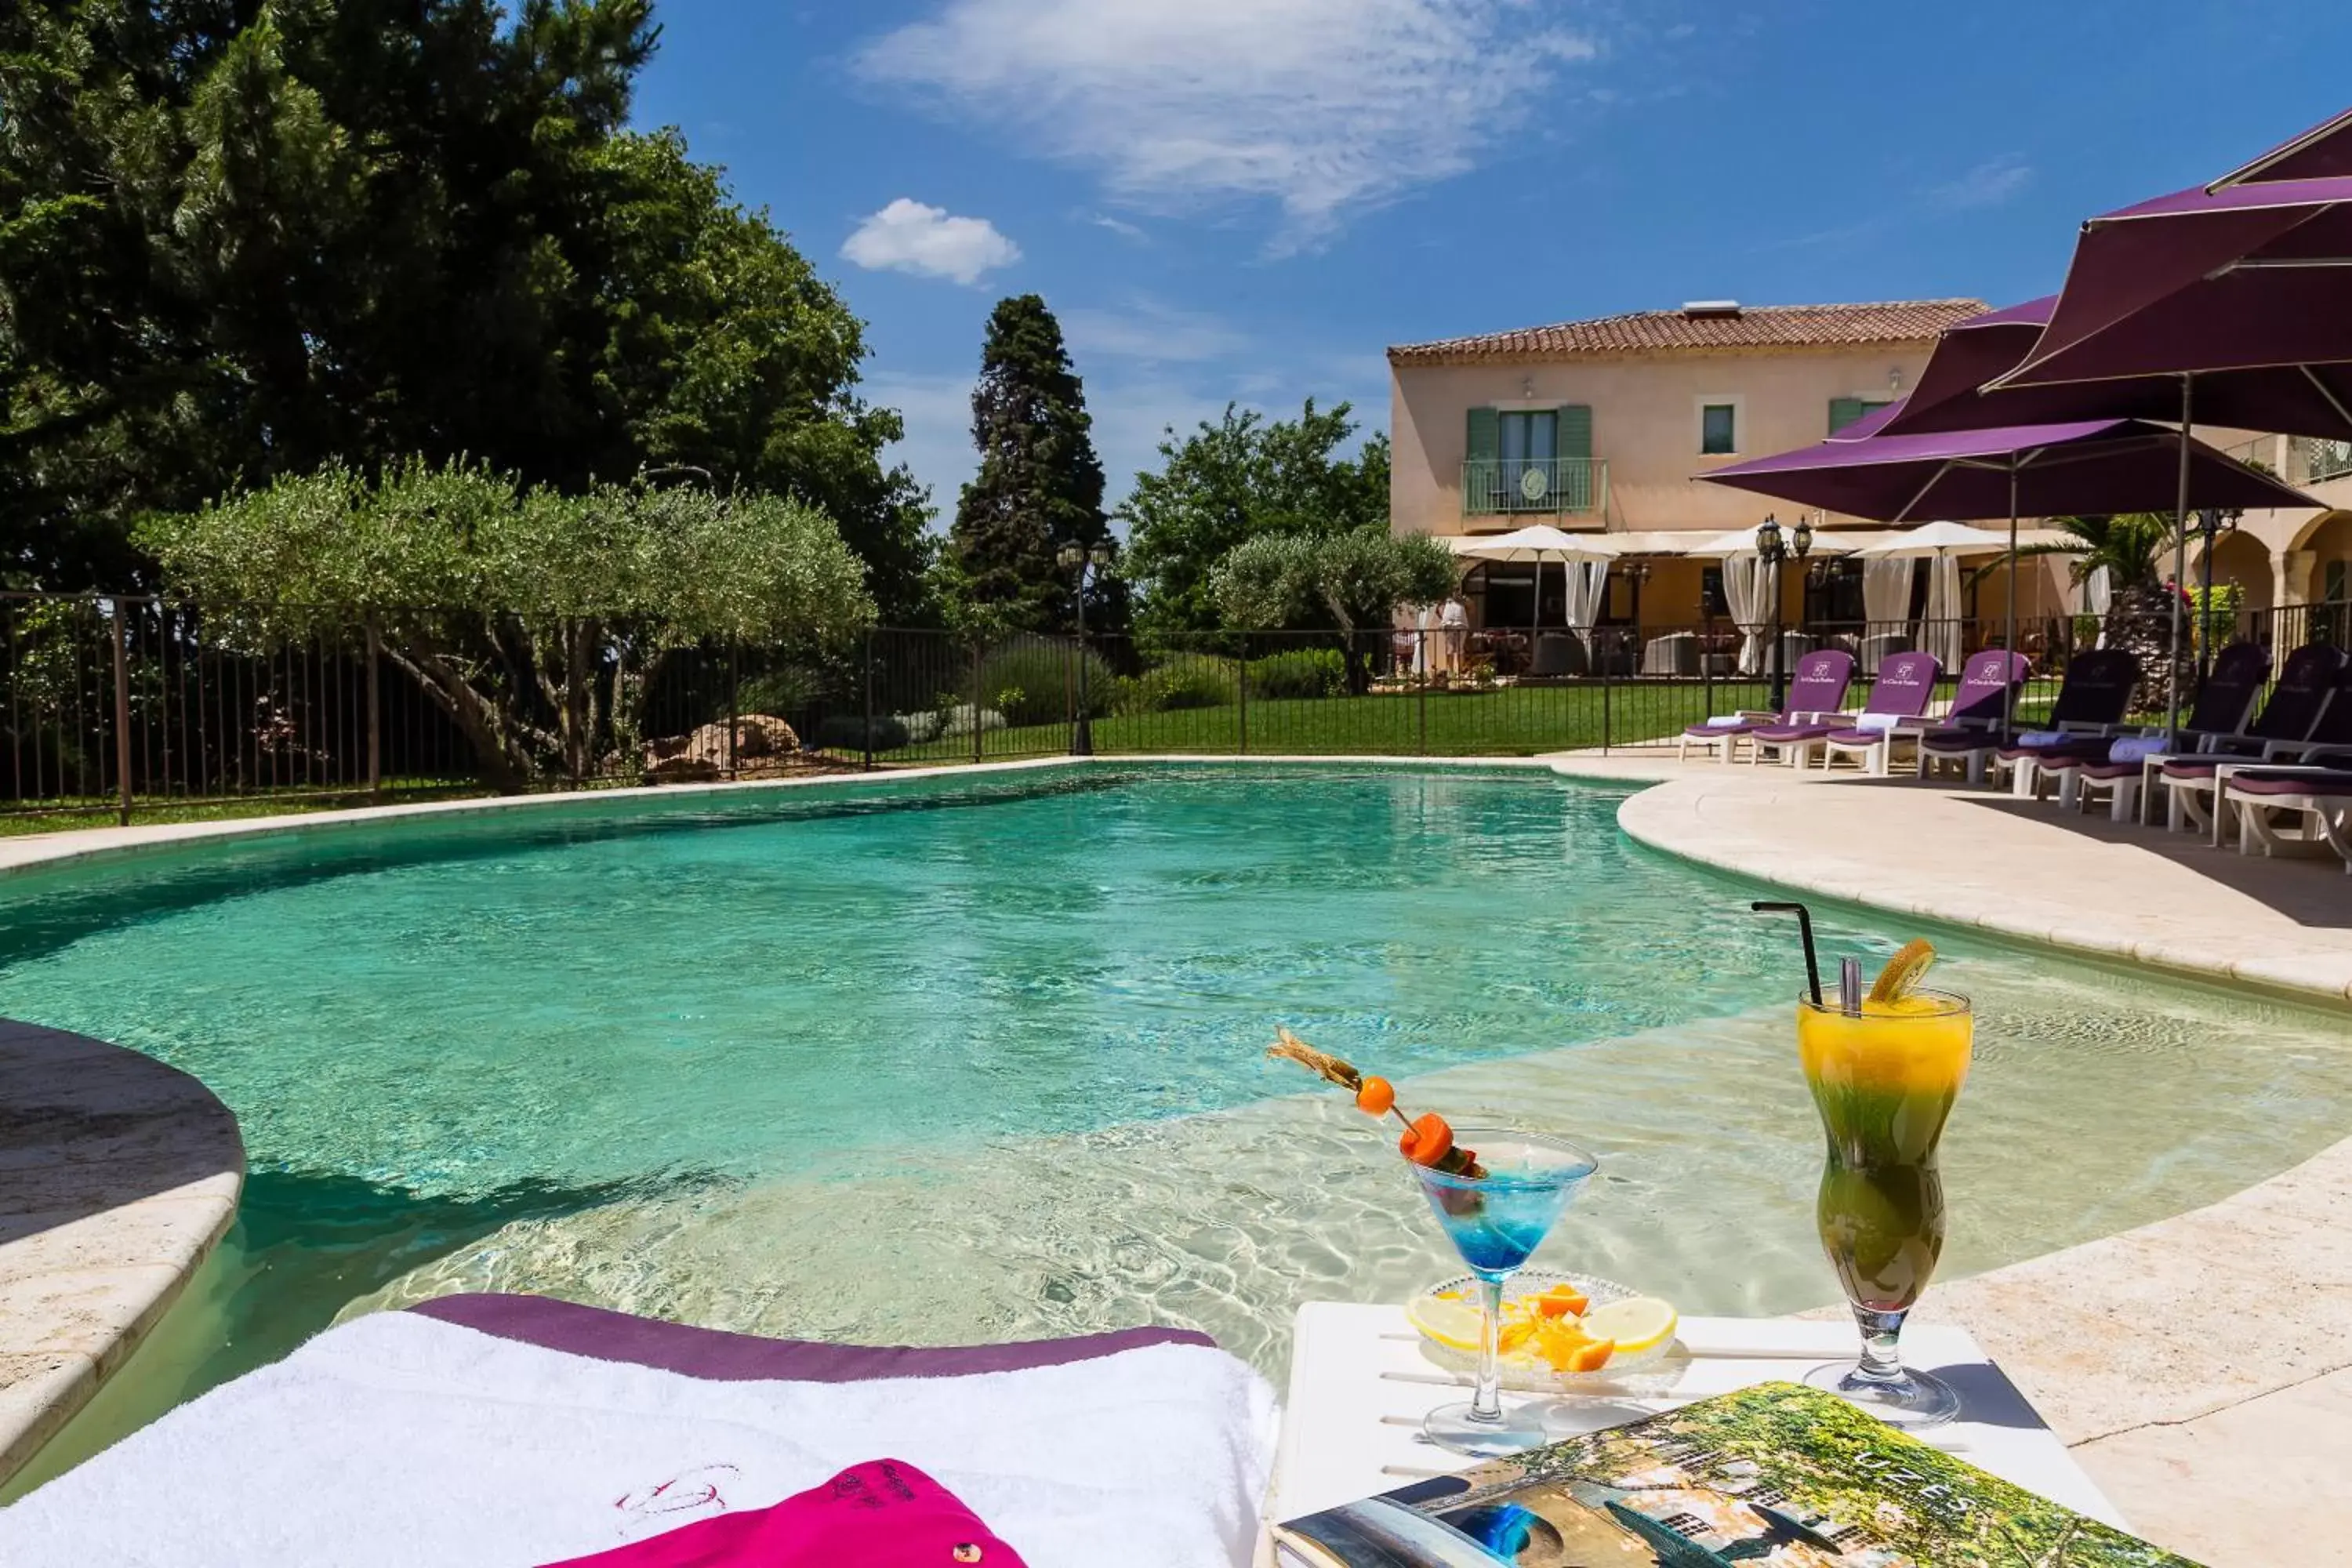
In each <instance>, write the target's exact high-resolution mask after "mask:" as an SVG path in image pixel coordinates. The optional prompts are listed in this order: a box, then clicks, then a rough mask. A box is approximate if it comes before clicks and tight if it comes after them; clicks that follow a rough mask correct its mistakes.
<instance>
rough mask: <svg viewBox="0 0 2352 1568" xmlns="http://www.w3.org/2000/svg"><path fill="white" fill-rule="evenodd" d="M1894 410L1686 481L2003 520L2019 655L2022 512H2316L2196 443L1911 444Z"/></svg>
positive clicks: (2161, 435) (1996, 434)
mask: <svg viewBox="0 0 2352 1568" xmlns="http://www.w3.org/2000/svg"><path fill="white" fill-rule="evenodd" d="M1939 352H1940V351H1939ZM1900 410H1901V405H1896V407H1895V409H1893V410H1890V411H1887V412H1886V415H1885V417H1884V418H1883V419H1882V420H1881V421H1880V422H1879V424H1878V426H1877V428H1878V429H1879V431H1880V433H1879V434H1876V435H1864V436H1863V437H1859V438H1855V437H1852V436H1851V435H1850V434H1845V435H1844V438H1837V437H1832V439H1830V440H1827V441H1823V442H1821V443H1820V444H1818V445H1816V446H1811V447H1802V448H1801V449H1799V450H1797V451H1794V452H1782V453H1780V454H1778V455H1776V456H1773V457H1769V458H1754V459H1752V460H1750V461H1748V462H1745V463H1735V464H1732V465H1731V466H1730V467H1728V468H1716V469H1713V470H1711V471H1709V472H1706V473H1703V474H1699V475H1696V476H1695V477H1696V478H1698V479H1705V480H1706V481H1708V482H1709V483H1711V484H1721V485H1729V486H1732V487H1733V488H1735V489H1745V490H1754V491H1756V492H1758V493H1759V494H1761V495H1769V496H1773V497H1776V498H1778V499H1780V500H1787V501H1793V502H1795V503H1797V504H1798V505H1800V506H1808V507H1818V508H1821V509H1822V510H1828V511H1839V512H1844V513H1845V514H1847V515H1848V516H1851V517H1864V518H1869V519H1871V520H1872V521H1877V522H1890V523H1904V522H1916V521H1922V520H1924V519H1927V518H1955V519H1996V518H2001V517H2006V518H2008V519H2009V568H2010V570H2009V616H2008V627H2009V630H2008V637H2007V641H2006V644H2005V646H2007V647H2010V648H2012V649H2014V648H2015V647H2016V646H2017V524H2018V519H2019V517H2020V516H2021V515H2022V514H2028V513H2030V514H2032V515H2033V516H2036V517H2047V516H2053V515H2057V516H2063V515H2069V514H2073V513H2078V512H2115V511H2157V510H2162V509H2163V508H2164V506H2165V505H2166V504H2167V503H2168V502H2169V501H2170V500H2173V499H2174V497H2175V494H2176V491H2177V490H2178V489H2179V487H2180V486H2181V485H2183V484H2185V485H2186V493H2187V494H2188V495H2189V497H2190V498H2192V499H2193V500H2194V501H2195V503H2196V504H2198V505H2200V506H2214V507H2279V506H2310V505H2313V504H2315V503H2314V502H2313V501H2312V500H2311V498H2310V497H2308V496H2306V495H2305V494H2304V493H2303V492H2302V491H2300V490H2297V489H2294V488H2293V487H2292V486H2289V485H2287V484H2285V483H2284V482H2283V481H2281V480H2279V479H2273V478H2272V477H2271V476H2270V475H2268V474H2265V473H2263V472H2261V471H2259V470H2257V469H2254V468H2248V467H2247V466H2246V465H2245V464H2243V463H2241V462H2238V461H2236V460H2235V459H2234V458H2230V457H2229V456H2227V455H2226V454H2224V453H2222V452H2220V451H2218V450H2216V449H2215V448H2213V447H2209V446H2207V445H2205V444H2204V443H2203V442H2201V441H2199V440H2196V439H2194V438H2193V437H2184V436H2182V435H2181V434H2179V432H2176V431H2173V430H2168V429H2166V428H2165V427H2163V426H2158V425H2151V424H2148V423H2147V422H2146V421H2144V420H2137V419H2091V420H2078V421H2074V422H2071V423H2065V424H2054V425H2023V426H2011V427H2008V428H2005V429H1993V430H1960V431H1943V432H1934V433H1930V434H1927V435H1915V436H1897V435H1892V434H1887V433H1885V432H1887V431H1890V430H1892V429H1894V428H1895V427H1896V426H1899V425H1900V424H1901V422H1902V421H1901V411H1900ZM1851 428H1852V427H1851V426H1850V427H1849V431H1850V430H1851ZM2176 468H2178V471H2176ZM2181 476H2185V479H2183V478H2182V477H2181Z"/></svg>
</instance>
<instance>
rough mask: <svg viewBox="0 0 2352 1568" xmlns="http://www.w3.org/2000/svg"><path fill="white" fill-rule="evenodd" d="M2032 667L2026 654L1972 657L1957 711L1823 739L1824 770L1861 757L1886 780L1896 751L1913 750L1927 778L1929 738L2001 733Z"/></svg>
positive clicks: (1989, 652) (1996, 651)
mask: <svg viewBox="0 0 2352 1568" xmlns="http://www.w3.org/2000/svg"><path fill="white" fill-rule="evenodd" d="M2031 670H2032V664H2031V663H2030V662H2029V661H2028V660H2027V658H2026V657H2025V656H2024V655H2023V654H2021V653H2008V652H2005V651H2003V650H2002V649H2000V648H1987V649H1985V650H1984V651H1982V652H1980V653H1976V654H1971V655H1970V656H1969V661H1968V663H1967V664H1965V665H1963V666H1961V667H1960V684H1959V689H1958V690H1957V691H1955V692H1954V693H1953V695H1952V706H1951V710H1949V711H1948V712H1947V713H1945V714H1944V715H1943V716H1942V717H1941V718H1938V719H1912V720H1899V721H1896V722H1895V723H1894V724H1893V725H1890V726H1887V727H1885V728H1884V729H1881V728H1878V727H1876V726H1874V727H1872V728H1870V729H1864V728H1861V727H1860V726H1856V727H1855V728H1853V729H1851V730H1840V731H1836V732H1835V733H1833V734H1831V735H1828V736H1826V737H1824V738H1823V740H1822V766H1823V767H1831V766H1834V765H1835V764H1836V762H1837V759H1838V758H1839V757H1841V756H1858V757H1860V758H1861V759H1862V763H1863V768H1864V771H1865V772H1867V773H1875V774H1877V775H1878V776H1880V777H1882V778H1883V777H1885V776H1887V775H1888V774H1890V773H1893V772H1894V768H1895V749H1896V748H1897V747H1900V746H1908V747H1910V748H1911V752H1912V756H1913V765H1914V767H1915V768H1916V770H1917V772H1918V773H1919V774H1920V776H1922V777H1925V776H1926V775H1927V765H1928V764H1927V751H1926V749H1925V747H1924V745H1923V742H1925V741H1926V739H1927V737H1928V736H1930V735H1940V736H1943V737H1945V738H1946V739H1947V740H1951V739H1955V738H1958V737H1961V736H1967V735H1981V736H1987V737H1990V736H1991V735H1992V734H1993V733H1994V732H1995V731H1998V730H1999V729H2000V720H2001V714H2002V713H2003V711H2004V710H2006V707H2007V700H2008V698H2009V697H2010V695H2011V693H2013V692H2014V691H2015V690H2016V689H2017V688H2019V687H2021V686H2022V685H2024V684H2025V678H2026V675H2027V674H2028V673H2029V672H2030V671H2031ZM1963 762H1964V763H1965V759H1963ZM1971 782H1973V781H1971Z"/></svg>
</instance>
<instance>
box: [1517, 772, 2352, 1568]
mask: <svg viewBox="0 0 2352 1568" xmlns="http://www.w3.org/2000/svg"><path fill="white" fill-rule="evenodd" d="M1550 760H1551V761H1553V762H1554V763H1556V764H1557V765H1558V766H1559V769H1560V771H1561V772H1563V773H1570V774H1572V775H1576V776H1582V777H1590V778H1596V779H1606V780H1611V781H1614V782H1619V783H1637V784H1650V785H1652V786H1653V787H1650V788H1647V789H1644V790H1643V791H1642V792H1641V793H1639V794H1636V795H1631V796H1629V797H1628V798H1627V799H1626V801H1625V802H1624V804H1623V805H1622V806H1621V807H1620V808H1619V810H1618V822H1619V824H1620V825H1621V826H1622V827H1623V828H1624V829H1625V831H1626V832H1627V833H1628V834H1630V835H1631V836H1632V837H1634V838H1636V839H1638V840H1640V841H1642V842H1643V843H1645V844H1648V845H1650V846H1651V847H1654V848H1657V849H1661V850H1664V851H1665V852H1667V853H1669V854H1674V855H1678V856H1681V857H1684V858H1687V859H1690V860H1694V861H1697V862H1700V863H1701V864H1704V865H1707V866H1712V867H1715V868H1718V869H1721V870H1727V871H1732V872H1736V873H1738V874H1740V875H1743V876H1749V877H1755V878H1758V879H1764V880H1769V881H1770V882H1773V883H1774V884H1776V885H1777V886H1779V887H1780V888H1784V889H1798V890H1800V891H1805V892H1811V893H1814V894H1816V895H1819V896H1822V897H1825V898H1831V899H1836V900H1845V901H1849V902H1853V903H1860V904H1868V905H1873V906H1875V907H1877V908H1880V909H1885V910H1895V911H1898V912H1901V913H1906V914H1916V915H1919V916H1923V917H1927V918H1931V919H1934V920H1937V921H1948V922H1953V923H1959V924H1966V925H1973V926H1978V927H1980V928H1983V929H1985V930H1988V931H1999V932H2001V933H2004V934H2006V935H2010V936H2014V937H2021V938H2024V939H2027V940H2030V941H2042V942H2052V943H2054V944H2056V945H2058V946H2061V947H2066V948H2072V949H2074V950H2076V951H2079V952H2084V953H2089V954H2093V955H2096V956H2102V957H2108V958H2127V959H2133V960H2137V961H2138V962H2141V963H2151V964H2155V965H2158V966H2160V967H2163V968H2166V969H2170V970H2175V971H2179V972H2180V973H2187V974H2191V975H2198V976H2202V977H2205V978H2209V979H2226V980H2231V981H2235V982H2239V983H2242V984H2257V985H2261V986H2263V987H2264V988H2266V989H2270V990H2273V991H2277V992H2281V993H2284V994H2291V995H2294V996H2295V997H2297V998H2298V999H2302V1000H2307V1001H2312V1002H2317V1003H2320V1004H2322V1005H2329V1004H2333V1005H2346V1004H2347V1002H2352V877H2347V876H2346V875H2345V874H2344V872H2343V870H2342V868H2341V865H2340V863H2338V862H2337V861H2336V860H2335V859H2334V858H2332V857H2331V858H2327V859H2325V860H2322V859H2309V860H2270V859H2262V858H2248V857H2242V856H2240V855H2239V854H2238V853H2237V852H2236V851H2235V849H2234V848H2230V849H2216V848H2213V847H2210V845H2208V844H2207V843H2206V842H2205V841H2204V840H2202V839H2200V838H2197V837H2191V836H2188V835H2169V834H2165V833H2160V832H2158V831H2155V830H2153V829H2147V828H2139V827H2132V826H2116V825H2115V824H2113V823H2111V822H2109V821H2108V820H2107V819H2106V818H2105V816H2096V817H2087V816H2067V815H2064V814H2062V813H2060V812H2059V811H2058V810H2057V808H2056V807H2055V806H2054V805H2051V804H2048V803H2043V804H2041V805H2035V804H2032V803H2030V802H2025V801H2021V800H2016V799H2013V798H2011V796H2009V795H1996V794H1990V793H1987V792H1985V791H1981V790H1976V791H1971V790H1967V789H1964V788H1958V787H1942V786H1936V785H1930V784H1919V783H1917V782H1916V781H1913V780H1908V779H1899V778H1898V779H1893V780H1874V779H1865V778H1858V777H1855V776H1854V775H1853V774H1851V773H1839V774H1823V773H1819V772H1811V773H1804V774H1799V773H1795V772H1793V771H1791V770H1790V769H1786V768H1778V767H1764V768H1750V767H1748V766H1746V765H1745V764H1729V765H1727V764H1724V763H1675V762H1674V761H1672V760H1671V759H1660V758H1645V757H1639V756H1635V757H1626V756H1622V755H1619V756H1611V757H1599V756H1591V755H1570V756H1563V757H1556V758H1553V759H1550ZM2346 1026H2347V1032H2352V1012H2347V1017H2346ZM2344 1131H2345V1132H2346V1134H2347V1139H2346V1141H2344V1142H2338V1143H2337V1144H2336V1145H2335V1146H2334V1147H2332V1148H2330V1149H2327V1150H2326V1151H2324V1152H2321V1153H2319V1154H2318V1155H2316V1156H2315V1157H2314V1158H2312V1159H2311V1160H2309V1161H2307V1162H2305V1163H2304V1164H2302V1165H2300V1166H2297V1167H2296V1168H2295V1169H2294V1170H2291V1171H2288V1172H2285V1173H2283V1174H2280V1175H2278V1176H2274V1177H2273V1178H2271V1179H2270V1180H2269V1181H2266V1182H2263V1183H2260V1184H2257V1185H2255V1186H2252V1187H2250V1188H2248V1189H2247V1190H2245V1191H2244V1192H2242V1193H2238V1194H2234V1195H2232V1196H2231V1197H2228V1198H2225V1199H2223V1200H2222V1201H2221V1202H2220V1203H2217V1204H2214V1205H2210V1206H2209V1207H2206V1208H2201V1209H2197V1210H2193V1211H2191V1212H2190V1213H2188V1214H2183V1215H2175V1216H2174V1217H2172V1218H2170V1219H2166V1220H2160V1221H2158V1223H2156V1224H2154V1225H2150V1226H2143V1227H2141V1228H2140V1229H2137V1230H2132V1231H2126V1232H2125V1233H2123V1234H2121V1235H2118V1236H2111V1237H2104V1238H2102V1239H2101V1240H2098V1241H2094V1242H2089V1243H2086V1244H2084V1245H2083V1246H2081V1247H2069V1248H2067V1249H2065V1250H2063V1251H2061V1252H2054V1253H2051V1254H2048V1255H2046V1256H2044V1257H2042V1258H2032V1259H2029V1260H2028V1261H2026V1262H2023V1263H2019V1264H2014V1265H2011V1267H2009V1268H1999V1269H1994V1270H1992V1271H1990V1272H1989V1273H1985V1274H1979V1275H1976V1276H1974V1277H1972V1278H1969V1279H1956V1280H1950V1281H1947V1282H1945V1283H1943V1284H1939V1285H1937V1286H1936V1287H1935V1288H1934V1289H1931V1290H1930V1291H1929V1292H1928V1293H1927V1298H1926V1300H1924V1301H1923V1302H1922V1304H1921V1307H1920V1310H1919V1314H1918V1316H1919V1319H1920V1321H1927V1322H1934V1321H1943V1322H1958V1323H1960V1324H1962V1325H1964V1326H1965V1327H1967V1328H1968V1329H1969V1331H1970V1332H1972V1333H1973V1334H1975V1335H1976V1337H1977V1340H1978V1342H1979V1343H1980V1344H1982V1345H1983V1346H1984V1347H1985V1348H1986V1349H1987V1350H1988V1351H1990V1352H1991V1353H1992V1355H1993V1357H1994V1359H1995V1360H1996V1361H1998V1362H1999V1363H2000V1365H2001V1368H2002V1370H2003V1371H2004V1372H2006V1373H2008V1374H2009V1376H2010V1378H2011V1381H2013V1382H2014V1383H2016V1384H2017V1385H2018V1387H2019V1388H2021V1390H2023V1391H2024V1393H2025V1394H2026V1396H2027V1397H2028V1398H2030V1399H2031V1400H2032V1402H2033V1404H2034V1405H2035V1407H2036V1408H2037V1409H2039V1410H2040V1411H2041V1413H2042V1416H2043V1418H2044V1419H2045V1420H2047V1421H2048V1422H2049V1423H2050V1426H2051V1427H2052V1429H2053V1430H2054V1431H2055V1432H2057V1434H2058V1435H2059V1436H2060V1437H2062V1438H2063V1439H2064V1440H2065V1442H2066V1444H2067V1445H2068V1447H2071V1448H2072V1449H2073V1450H2074V1456H2075V1458H2077V1459H2078V1460H2080V1461H2081V1463H2082V1465H2083V1468H2084V1469H2086V1470H2088V1471H2089V1472H2090V1473H2091V1476H2092V1478H2093V1479H2095V1480H2096V1481H2097V1482H2098V1483H2099V1486H2100V1488H2101V1489H2102V1490H2104V1491H2105V1493H2106V1494H2107V1496H2108V1497H2109V1498H2111V1499H2113V1500H2114V1501H2115V1503H2116V1506H2117V1507H2118V1508H2120V1509H2121V1510H2123V1513H2124V1517H2125V1518H2126V1519H2128V1520H2130V1521H2131V1522H2132V1524H2133V1526H2134V1528H2135V1529H2137V1531H2140V1532H2141V1533H2142V1534H2144V1535H2146V1536H2147V1538H2148V1539H2150V1540H2152V1541H2154V1542H2157V1543H2158V1544H2159V1545H2162V1546H2164V1547H2167V1548H2168V1549H2169V1550H2171V1551H2175V1552H2179V1553H2181V1554H2182V1555H2184V1556H2187V1557H2190V1558H2193V1559H2195V1560H2196V1561H2198V1562H2200V1563H2208V1564H2210V1568H2276V1565H2279V1564H2284V1563H2319V1562H2325V1561H2333V1560H2334V1559H2333V1558H2331V1557H2330V1556H2329V1555H2328V1552H2329V1551H2330V1550H2331V1548H2329V1547H2328V1546H2327V1545H2326V1544H2324V1543H2326V1542H2330V1541H2340V1540H2342V1539H2343V1532H2344V1531H2345V1529H2346V1526H2347V1521H2352V1110H2347V1114H2346V1125H2345V1127H2344ZM1824 1315H1843V1309H1842V1308H1835V1309H1831V1310H1830V1312H1829V1313H1826V1314H1824Z"/></svg>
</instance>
